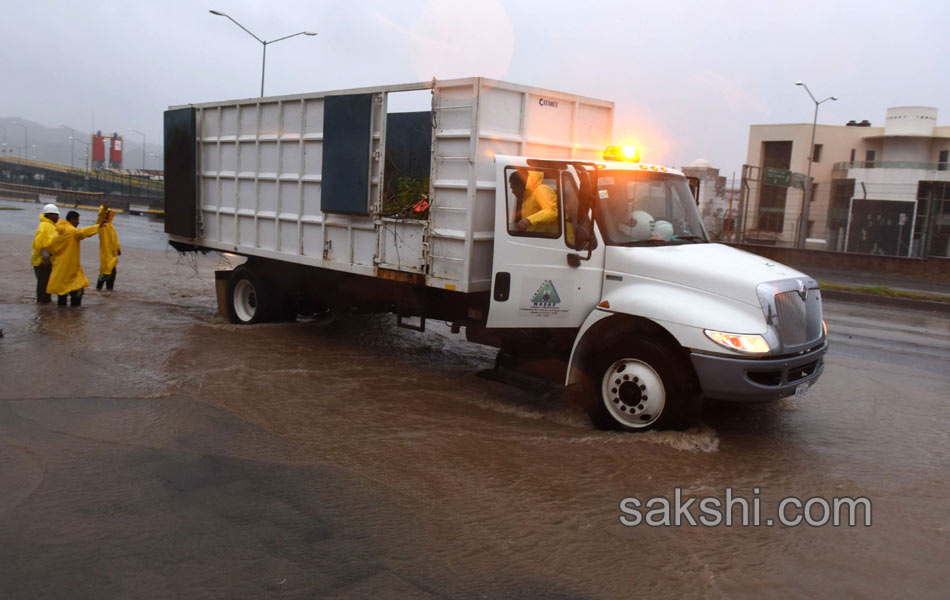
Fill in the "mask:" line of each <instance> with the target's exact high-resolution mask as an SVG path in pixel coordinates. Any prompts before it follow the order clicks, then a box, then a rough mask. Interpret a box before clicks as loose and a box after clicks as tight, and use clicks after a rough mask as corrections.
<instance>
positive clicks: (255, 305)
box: [227, 266, 270, 325]
mask: <svg viewBox="0 0 950 600" xmlns="http://www.w3.org/2000/svg"><path fill="white" fill-rule="evenodd" d="M227 302H228V318H229V319H230V321H231V322H232V323H239V324H244V325H248V324H251V323H260V322H262V321H266V320H267V319H268V314H269V312H268V311H269V310H270V308H269V306H268V291H267V289H266V288H265V286H264V282H263V281H262V280H261V278H260V277H258V276H257V274H256V273H254V271H252V270H250V269H248V268H247V267H244V266H240V267H238V268H237V269H235V270H234V272H233V273H232V274H231V278H230V280H228V297H227Z"/></svg>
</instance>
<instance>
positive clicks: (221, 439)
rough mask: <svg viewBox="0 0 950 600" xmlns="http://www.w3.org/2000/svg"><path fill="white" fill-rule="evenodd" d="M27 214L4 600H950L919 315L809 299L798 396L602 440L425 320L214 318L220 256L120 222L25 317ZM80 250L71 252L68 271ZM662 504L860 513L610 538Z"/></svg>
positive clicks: (10, 366) (942, 346) (0, 563)
mask: <svg viewBox="0 0 950 600" xmlns="http://www.w3.org/2000/svg"><path fill="white" fill-rule="evenodd" d="M6 205H8V204H7V203H4V204H3V206H6ZM9 205H11V206H12V205H13V203H9ZM23 207H24V210H23V211H0V270H2V273H3V275H4V277H3V279H4V282H5V285H4V286H3V287H2V288H0V329H3V332H4V337H3V338H0V542H2V543H0V582H2V586H3V589H4V592H3V596H4V597H12V598H26V597H102V596H112V597H116V596H120V597H125V596H134V597H189V598H203V597H228V598H259V597H262V596H275V597H282V596H290V597H339V598H365V597H420V598H426V597H437V598H443V597H449V598H471V597H523V598H542V597H543V598H629V597H656V598H682V597H686V598H700V597H713V598H761V597H767V598H768V597H788V596H817V595H820V596H825V597H835V596H848V597H866V598H874V597H894V596H896V597H920V598H923V597H933V598H942V597H946V595H947V592H948V590H950V573H948V571H947V569H946V565H947V564H948V562H950V513H948V511H947V506H948V501H947V498H948V497H950V400H948V398H947V396H948V390H950V330H948V327H950V323H948V320H947V318H946V316H944V315H936V314H933V313H923V312H916V311H910V310H897V309H881V308H876V307H868V306H863V305H853V304H844V303H840V304H836V303H831V302H828V303H826V314H827V317H828V325H829V328H830V330H831V342H832V348H831V350H830V351H829V354H828V358H827V367H826V371H825V374H824V375H823V377H822V379H821V380H820V381H819V383H818V384H817V386H816V387H814V388H813V389H812V390H810V391H809V393H808V395H807V396H806V397H805V398H804V399H802V400H799V401H795V400H786V401H783V402H780V403H776V404H769V405H760V406H751V407H750V406H740V407H737V406H733V405H728V404H716V405H711V406H708V407H707V408H706V410H705V411H704V414H703V424H702V425H701V426H700V427H698V428H695V429H693V430H691V431H687V432H681V433H672V432H662V433H647V434H642V435H628V434H612V433H602V432H598V431H595V430H593V429H592V428H591V426H590V425H589V424H588V421H587V419H586V417H585V415H584V414H583V413H582V411H581V410H580V409H579V408H577V407H576V406H574V405H573V404H572V403H571V402H569V401H567V400H565V398H564V397H563V395H561V394H559V393H557V392H546V393H540V392H532V391H527V390H523V389H519V388H513V387H510V386H506V385H503V384H501V383H497V382H493V381H489V380H486V379H483V378H480V377H478V376H476V373H477V372H478V371H480V370H484V369H487V368H490V367H491V365H492V362H493V360H494V351H493V350H492V349H490V348H487V347H481V346H477V345H472V344H469V343H467V342H465V341H464V333H463V334H461V335H453V334H451V333H450V331H449V329H448V327H445V326H441V325H439V324H435V325H432V326H431V327H430V328H429V331H427V332H426V333H425V334H418V333H414V332H411V331H407V330H403V329H397V328H396V327H395V324H394V320H395V319H394V318H393V317H387V316H365V315H353V316H347V315H345V316H342V317H341V318H338V319H337V320H336V321H334V322H332V323H325V322H317V321H311V322H298V323H283V324H266V325H253V326H234V325H230V324H228V323H227V322H226V321H225V320H224V319H222V318H221V317H220V316H218V314H217V310H216V304H215V298H214V290H213V285H214V278H213V270H214V269H215V268H226V266H227V261H226V260H225V259H224V258H222V257H220V256H218V255H208V256H204V257H197V258H196V257H193V256H188V257H184V258H182V257H180V256H179V255H177V254H175V253H174V252H166V251H165V250H164V246H163V245H162V243H161V234H160V233H159V231H160V229H161V226H160V224H158V225H157V230H150V228H151V225H149V223H150V222H149V221H147V220H146V219H142V218H135V217H127V218H125V219H126V220H124V221H123V220H119V218H117V221H116V227H117V230H118V234H119V238H120V240H121V241H122V243H123V255H122V258H121V260H120V263H119V276H118V279H117V282H116V290H115V291H114V292H112V293H111V294H104V293H97V292H96V291H95V290H94V289H93V290H88V291H87V294H86V297H85V298H84V301H83V307H82V309H80V310H71V309H59V308H57V307H56V306H37V305H36V304H34V303H33V301H32V300H33V298H32V290H33V287H34V280H33V274H32V272H31V270H30V268H29V242H30V236H31V235H32V231H33V229H34V228H35V222H36V221H35V219H36V215H35V213H36V209H35V207H33V206H32V205H23ZM27 211H31V212H29V214H27ZM13 212H17V213H21V214H17V215H16V216H11V214H12V213H13ZM83 219H84V222H86V223H91V222H92V220H93V219H92V218H91V217H87V216H86V214H85V213H84V215H83ZM21 223H26V225H21ZM18 227H19V228H20V229H19V231H16V230H15V229H16V228H18ZM124 233H127V235H124ZM127 240H128V241H127ZM97 250H98V246H97V241H96V238H92V239H90V240H87V241H84V242H83V265H84V268H85V270H86V274H87V276H90V278H92V275H94V274H95V273H96V268H95V265H96V257H97ZM677 488H678V489H680V490H682V493H683V494H684V495H689V496H716V497H719V498H722V497H723V496H724V494H725V489H726V488H732V490H733V491H734V492H735V493H736V494H742V495H745V496H747V497H749V498H751V497H753V495H755V496H756V497H759V498H761V504H762V511H763V513H767V514H770V515H774V513H775V512H776V506H777V505H778V504H779V501H780V500H781V499H782V498H785V497H787V496H796V497H799V498H802V499H808V498H812V497H825V498H829V499H830V498H831V497H834V496H848V497H859V496H865V497H867V498H869V499H870V501H871V502H872V503H873V523H872V525H871V526H870V527H866V526H863V524H862V526H859V527H832V526H831V525H828V526H825V527H811V526H807V525H803V526H799V527H786V526H779V525H777V526H774V527H767V526H764V525H763V526H759V527H738V526H734V527H725V526H723V525H720V526H716V527H703V526H699V527H691V526H688V525H684V526H681V527H648V526H646V525H645V524H644V525H639V526H636V527H624V526H623V525H621V523H620V520H619V517H620V516H621V512H620V510H619V509H618V504H619V502H620V501H621V499H623V498H626V497H637V498H639V499H641V500H644V501H645V500H646V499H647V498H651V497H656V496H663V497H672V496H673V491H674V489H677ZM756 489H758V490H760V491H759V492H758V493H756V492H754V490H756Z"/></svg>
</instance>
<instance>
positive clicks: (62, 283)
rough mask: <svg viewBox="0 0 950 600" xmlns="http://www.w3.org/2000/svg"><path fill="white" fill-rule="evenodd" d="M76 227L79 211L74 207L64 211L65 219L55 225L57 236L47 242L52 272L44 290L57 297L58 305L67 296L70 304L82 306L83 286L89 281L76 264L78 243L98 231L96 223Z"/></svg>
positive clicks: (63, 303)
mask: <svg viewBox="0 0 950 600" xmlns="http://www.w3.org/2000/svg"><path fill="white" fill-rule="evenodd" d="M78 226H79V213H78V212H76V211H74V210H71V211H69V212H68V213H66V220H65V221H60V222H59V223H57V224H56V232H57V233H58V235H57V236H56V239H54V240H53V243H52V244H51V245H50V252H51V253H52V255H53V272H52V273H51V274H50V277H49V285H47V287H46V293H48V294H56V295H57V296H59V297H58V298H57V299H56V300H57V304H59V305H60V306H66V296H69V304H70V306H80V305H82V295H83V291H84V288H85V287H86V286H88V285H89V280H88V279H86V274H85V273H83V272H82V267H81V266H80V265H79V242H80V240H83V239H85V238H87V237H91V236H94V235H96V234H97V233H99V225H91V226H89V227H83V228H82V229H77V227H78Z"/></svg>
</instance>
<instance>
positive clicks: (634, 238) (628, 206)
mask: <svg viewBox="0 0 950 600" xmlns="http://www.w3.org/2000/svg"><path fill="white" fill-rule="evenodd" d="M595 207H596V219H597V224H598V226H599V227H600V231H601V233H602V234H603V236H604V241H605V242H606V243H607V244H608V245H610V246H640V245H642V246H665V245H672V244H695V243H704V242H708V241H709V239H708V238H707V236H706V230H705V229H704V228H703V225H702V221H700V219H699V213H698V212H697V210H696V204H695V203H694V201H693V196H692V194H691V193H690V191H689V186H688V185H687V184H686V180H685V179H683V178H682V177H679V176H676V175H667V174H661V173H651V172H639V171H600V172H599V173H598V178H597V198H596V201H595Z"/></svg>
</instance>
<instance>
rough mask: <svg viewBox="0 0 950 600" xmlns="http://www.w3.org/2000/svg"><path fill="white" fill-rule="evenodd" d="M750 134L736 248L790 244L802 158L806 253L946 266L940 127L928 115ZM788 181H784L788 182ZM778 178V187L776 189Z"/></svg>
mask: <svg viewBox="0 0 950 600" xmlns="http://www.w3.org/2000/svg"><path fill="white" fill-rule="evenodd" d="M811 135H812V124H811V123H800V124H787V125H753V126H752V127H751V128H750V131H749V148H748V153H747V159H746V163H747V167H746V169H745V174H744V175H745V176H744V179H743V187H744V188H745V192H746V193H745V207H746V210H745V215H744V216H743V218H742V223H743V224H744V232H745V239H746V240H747V241H750V242H759V243H773V244H777V245H786V246H792V245H795V242H796V240H797V239H798V233H799V231H800V229H799V228H800V227H802V223H801V208H802V197H803V196H804V193H803V192H804V186H805V179H804V177H803V176H801V175H796V173H797V174H802V173H806V172H807V170H808V162H809V158H811V159H812V160H813V162H812V168H811V175H812V178H813V182H814V187H813V191H812V196H813V199H812V202H811V207H810V210H809V219H808V220H809V223H807V224H806V225H805V226H806V227H807V228H808V229H807V237H808V247H809V248H817V249H826V250H840V251H848V252H861V253H868V254H885V255H891V256H950V126H938V125H937V109H936V108H932V107H924V106H900V107H893V108H889V109H887V115H886V119H885V124H884V126H883V127H873V126H871V124H870V123H869V122H868V121H862V122H860V123H858V122H855V121H851V122H849V123H848V124H847V125H818V126H817V127H816V128H815V145H814V147H813V148H809V145H810V141H811ZM788 172H791V173H788ZM783 173H784V179H783Z"/></svg>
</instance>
